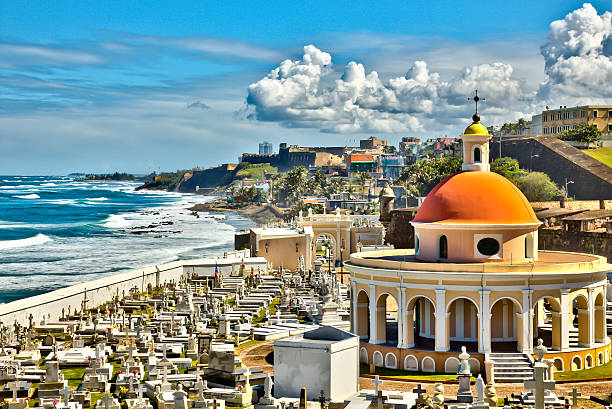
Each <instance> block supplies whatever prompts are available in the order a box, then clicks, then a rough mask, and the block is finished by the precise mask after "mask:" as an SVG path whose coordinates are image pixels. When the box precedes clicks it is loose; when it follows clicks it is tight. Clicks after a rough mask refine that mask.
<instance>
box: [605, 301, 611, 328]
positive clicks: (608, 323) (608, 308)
mask: <svg viewBox="0 0 612 409" xmlns="http://www.w3.org/2000/svg"><path fill="white" fill-rule="evenodd" d="M606 327H607V328H608V334H612V302H608V303H606Z"/></svg>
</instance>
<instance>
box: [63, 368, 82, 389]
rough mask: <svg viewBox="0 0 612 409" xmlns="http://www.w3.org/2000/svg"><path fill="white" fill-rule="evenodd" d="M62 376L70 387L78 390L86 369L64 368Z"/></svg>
mask: <svg viewBox="0 0 612 409" xmlns="http://www.w3.org/2000/svg"><path fill="white" fill-rule="evenodd" d="M62 374H64V379H67V380H68V386H70V387H71V388H74V389H77V388H78V387H79V385H80V384H81V381H82V380H83V375H85V368H64V369H62Z"/></svg>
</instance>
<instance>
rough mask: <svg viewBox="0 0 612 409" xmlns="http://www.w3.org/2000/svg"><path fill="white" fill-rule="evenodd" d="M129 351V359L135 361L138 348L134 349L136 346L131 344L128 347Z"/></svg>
mask: <svg viewBox="0 0 612 409" xmlns="http://www.w3.org/2000/svg"><path fill="white" fill-rule="evenodd" d="M127 349H128V357H129V359H130V360H131V359H133V354H134V350H135V349H136V348H135V347H134V344H131V343H130V345H128V348H127Z"/></svg>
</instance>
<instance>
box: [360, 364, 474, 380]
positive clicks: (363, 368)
mask: <svg viewBox="0 0 612 409" xmlns="http://www.w3.org/2000/svg"><path fill="white" fill-rule="evenodd" d="M359 370H360V373H361V374H362V375H380V376H392V377H394V378H400V379H414V380H423V381H432V382H434V381H455V380H457V375H455V374H430V373H427V372H416V371H414V372H413V371H402V370H400V369H389V368H380V367H376V371H375V372H374V373H373V374H371V373H370V366H369V365H366V364H360V365H359ZM471 380H472V382H474V381H476V378H474V377H473V376H472V378H471Z"/></svg>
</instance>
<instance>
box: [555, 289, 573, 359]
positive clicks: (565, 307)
mask: <svg viewBox="0 0 612 409" xmlns="http://www.w3.org/2000/svg"><path fill="white" fill-rule="evenodd" d="M560 298H561V316H560V317H559V323H560V324H561V345H560V347H561V351H567V350H568V349H569V309H570V305H569V290H568V289H563V290H561V297H560ZM554 330H555V328H553V331H554ZM553 337H554V335H553Z"/></svg>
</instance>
